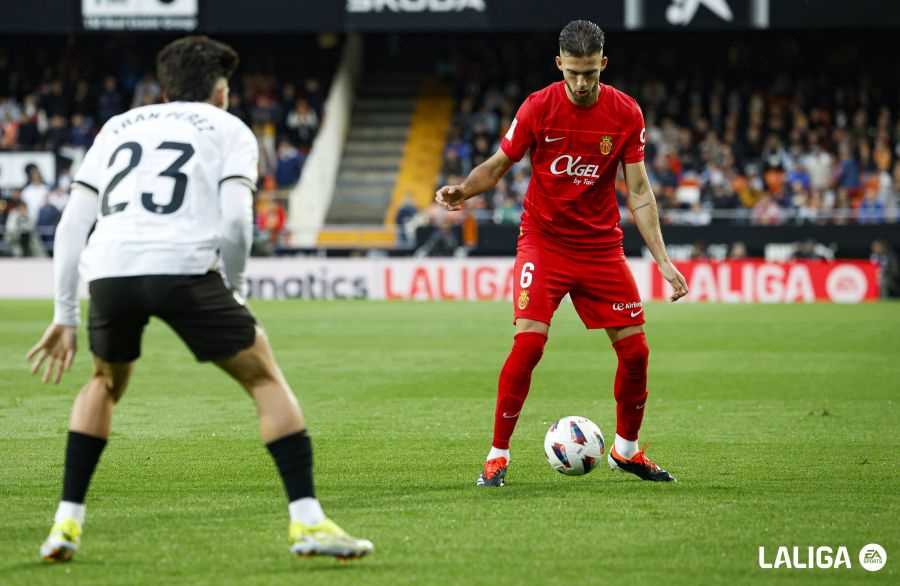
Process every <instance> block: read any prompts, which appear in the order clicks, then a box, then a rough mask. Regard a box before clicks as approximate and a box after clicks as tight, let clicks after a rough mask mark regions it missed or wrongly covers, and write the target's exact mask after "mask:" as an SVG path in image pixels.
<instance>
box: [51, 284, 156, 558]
mask: <svg viewBox="0 0 900 586" xmlns="http://www.w3.org/2000/svg"><path fill="white" fill-rule="evenodd" d="M135 284H136V281H135V279H132V278H111V279H99V280H96V281H93V282H91V283H90V284H89V290H90V299H91V302H90V311H89V313H88V338H89V341H90V348H91V353H92V354H93V359H94V371H93V374H92V375H91V378H90V380H88V382H87V384H86V385H84V387H83V388H82V389H81V392H79V393H78V396H77V397H76V398H75V402H74V403H73V405H72V413H71V416H70V419H69V434H68V439H67V442H66V456H65V470H64V473H63V494H62V498H61V500H60V503H59V506H58V507H57V511H56V516H55V518H54V524H53V528H52V529H51V531H50V536H49V537H48V538H47V540H46V541H45V542H44V544H43V545H42V546H41V556H42V557H43V558H44V559H46V560H53V561H67V560H69V559H71V558H72V556H73V555H74V553H75V550H76V549H77V548H78V545H79V542H80V535H81V529H82V525H83V524H84V517H85V504H84V501H85V496H86V495H87V491H88V487H89V485H90V482H91V478H92V477H93V474H94V470H95V469H96V468H97V463H98V462H99V461H100V456H101V454H102V453H103V450H104V448H105V447H106V441H107V438H108V437H109V430H110V425H111V421H112V412H113V407H114V406H115V404H116V403H117V402H118V401H119V399H121V398H122V395H123V394H124V392H125V388H126V387H127V386H128V381H129V380H130V378H131V373H132V370H133V364H134V361H135V360H137V359H138V357H140V355H141V336H142V335H143V332H144V326H145V325H146V324H147V321H148V315H147V313H146V311H145V308H144V307H143V304H142V299H141V297H140V295H139V293H138V291H137V290H136V289H135Z"/></svg>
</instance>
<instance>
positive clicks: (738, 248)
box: [728, 240, 747, 260]
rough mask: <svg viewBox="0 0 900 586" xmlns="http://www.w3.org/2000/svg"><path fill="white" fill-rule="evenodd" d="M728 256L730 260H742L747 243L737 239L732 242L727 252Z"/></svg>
mask: <svg viewBox="0 0 900 586" xmlns="http://www.w3.org/2000/svg"><path fill="white" fill-rule="evenodd" d="M728 258H729V259H731V260H744V259H746V258H747V245H746V244H744V243H743V242H741V241H740V240H738V241H737V242H735V243H734V244H732V245H731V250H730V251H729V252H728Z"/></svg>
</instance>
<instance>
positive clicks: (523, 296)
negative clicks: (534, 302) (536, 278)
mask: <svg viewBox="0 0 900 586" xmlns="http://www.w3.org/2000/svg"><path fill="white" fill-rule="evenodd" d="M529 301H531V299H530V298H529V297H528V291H522V292H521V293H519V309H525V308H526V307H528V302H529Z"/></svg>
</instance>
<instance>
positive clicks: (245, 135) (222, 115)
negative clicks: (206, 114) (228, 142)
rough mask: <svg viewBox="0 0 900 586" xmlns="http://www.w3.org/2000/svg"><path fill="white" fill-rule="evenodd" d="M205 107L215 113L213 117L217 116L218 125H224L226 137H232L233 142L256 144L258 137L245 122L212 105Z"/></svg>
mask: <svg viewBox="0 0 900 586" xmlns="http://www.w3.org/2000/svg"><path fill="white" fill-rule="evenodd" d="M205 105H206V107H207V108H210V109H211V111H213V112H212V115H213V116H215V117H216V119H217V121H218V123H219V124H221V125H222V129H223V132H224V134H225V135H227V136H229V137H231V139H232V140H238V141H253V142H256V135H255V134H253V131H252V130H250V127H249V126H247V124H246V123H245V122H244V121H243V120H241V119H240V118H238V117H237V116H235V115H234V114H232V113H231V112H229V111H228V110H223V109H222V108H217V107H215V106H213V105H212V104H205Z"/></svg>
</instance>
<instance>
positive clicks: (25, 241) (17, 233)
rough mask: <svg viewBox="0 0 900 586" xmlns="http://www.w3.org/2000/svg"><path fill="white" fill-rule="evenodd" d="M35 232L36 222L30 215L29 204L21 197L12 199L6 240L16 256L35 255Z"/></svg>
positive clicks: (8, 210)
mask: <svg viewBox="0 0 900 586" xmlns="http://www.w3.org/2000/svg"><path fill="white" fill-rule="evenodd" d="M33 232H34V223H32V221H31V219H30V218H29V217H28V206H26V205H25V202H24V201H22V200H20V199H13V200H11V201H10V203H9V204H8V206H7V211H6V241H7V242H8V243H9V244H10V246H11V247H12V252H13V255H14V256H33V255H34V253H35V251H34V249H33V247H32V245H31V243H32V238H33V236H34V234H33Z"/></svg>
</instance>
